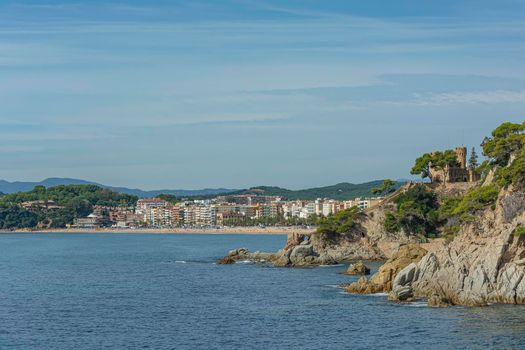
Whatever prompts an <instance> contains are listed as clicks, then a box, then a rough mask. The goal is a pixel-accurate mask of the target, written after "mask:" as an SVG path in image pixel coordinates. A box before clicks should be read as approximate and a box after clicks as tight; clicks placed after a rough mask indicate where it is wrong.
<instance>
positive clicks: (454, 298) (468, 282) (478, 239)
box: [392, 190, 525, 306]
mask: <svg viewBox="0 0 525 350" xmlns="http://www.w3.org/2000/svg"><path fill="white" fill-rule="evenodd" d="M524 209H525V196H524V194H523V193H521V192H513V191H511V190H506V191H502V193H500V196H499V198H498V201H497V205H496V208H495V210H492V209H491V208H487V209H485V210H484V211H483V212H481V213H479V214H478V215H476V220H475V221H474V222H471V223H469V224H466V225H463V226H462V230H461V232H460V234H459V235H458V236H457V237H456V239H454V240H453V241H452V242H451V243H450V244H448V245H444V246H443V247H442V248H441V249H440V250H438V251H436V253H429V254H427V255H426V256H425V257H424V258H423V259H421V261H420V262H419V263H417V264H416V265H415V266H413V265H412V264H411V265H409V266H407V267H405V268H404V269H403V270H401V271H400V272H399V273H398V276H397V277H396V279H395V280H394V284H393V290H394V291H396V290H398V291H401V288H406V287H407V286H409V287H410V288H411V289H412V292H413V295H414V297H424V298H428V303H429V305H430V306H444V305H447V304H449V305H450V304H452V305H473V306H477V305H487V304H490V303H507V304H524V303H525V279H524V277H525V237H523V236H515V235H513V232H514V230H515V228H516V227H517V226H525V211H524ZM393 294H395V293H393ZM395 297H396V296H395V295H392V298H393V299H395ZM397 299H398V300H401V296H400V295H399V293H398V295H397Z"/></svg>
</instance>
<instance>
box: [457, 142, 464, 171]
mask: <svg viewBox="0 0 525 350" xmlns="http://www.w3.org/2000/svg"><path fill="white" fill-rule="evenodd" d="M456 155H457V157H458V163H459V167H460V168H461V169H466V168H467V147H456Z"/></svg>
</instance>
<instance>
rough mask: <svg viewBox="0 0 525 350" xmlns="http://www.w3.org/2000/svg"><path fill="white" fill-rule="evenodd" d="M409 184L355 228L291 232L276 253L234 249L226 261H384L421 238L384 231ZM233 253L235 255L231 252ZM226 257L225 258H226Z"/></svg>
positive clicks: (302, 264)
mask: <svg viewBox="0 0 525 350" xmlns="http://www.w3.org/2000/svg"><path fill="white" fill-rule="evenodd" d="M411 186H414V184H408V185H406V186H404V187H403V188H401V189H400V190H399V191H398V192H396V194H393V195H391V196H390V197H389V198H388V199H387V200H385V201H383V203H382V204H380V205H378V206H376V207H374V208H372V209H370V210H367V211H365V212H364V213H362V214H361V215H360V216H359V217H358V218H357V219H356V223H355V225H354V227H353V228H352V229H351V230H349V232H346V233H332V234H319V233H311V234H301V233H290V234H288V240H287V242H286V245H285V246H284V248H283V249H281V250H279V251H278V252H276V253H257V254H256V253H251V252H246V251H242V248H241V251H240V252H236V251H232V252H230V254H228V256H227V257H229V258H227V259H225V262H226V261H229V260H233V261H239V260H252V259H255V260H257V259H260V258H261V254H266V256H265V257H264V258H263V259H264V260H269V261H270V262H271V263H273V264H274V265H275V266H278V267H307V266H319V265H332V264H338V263H343V262H348V261H355V260H385V259H387V258H389V257H390V256H392V254H393V253H394V252H396V251H397V250H398V249H399V247H400V246H401V245H403V244H407V243H415V242H419V241H420V240H421V237H417V236H414V235H410V234H407V233H405V232H404V231H401V232H396V233H390V232H387V231H386V230H385V227H384V220H385V215H386V213H387V212H389V211H392V210H394V209H395V204H394V202H393V200H394V199H395V196H396V195H397V194H399V193H402V192H404V191H406V190H407V189H409V188H410V187H411ZM232 253H233V255H232ZM225 258H226V257H225Z"/></svg>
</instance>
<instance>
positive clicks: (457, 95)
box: [414, 90, 525, 106]
mask: <svg viewBox="0 0 525 350" xmlns="http://www.w3.org/2000/svg"><path fill="white" fill-rule="evenodd" d="M414 103H415V104H416V105H421V106H444V105H451V104H497V103H525V90H519V91H511V90H494V91H472V92H464V91H462V92H449V93H441V94H424V95H420V94H415V100H414Z"/></svg>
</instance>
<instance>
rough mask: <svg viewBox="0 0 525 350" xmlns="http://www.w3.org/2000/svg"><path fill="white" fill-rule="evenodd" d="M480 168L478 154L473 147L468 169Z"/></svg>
mask: <svg viewBox="0 0 525 350" xmlns="http://www.w3.org/2000/svg"><path fill="white" fill-rule="evenodd" d="M478 166H479V164H478V154H477V153H476V149H475V148H474V147H472V151H470V158H469V160H468V168H469V169H470V170H476V169H477V167H478Z"/></svg>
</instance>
